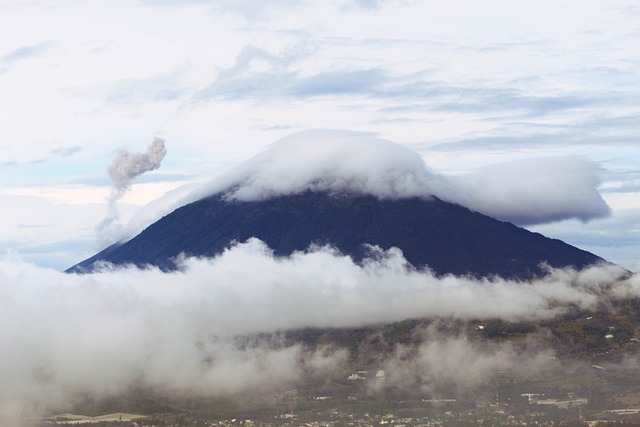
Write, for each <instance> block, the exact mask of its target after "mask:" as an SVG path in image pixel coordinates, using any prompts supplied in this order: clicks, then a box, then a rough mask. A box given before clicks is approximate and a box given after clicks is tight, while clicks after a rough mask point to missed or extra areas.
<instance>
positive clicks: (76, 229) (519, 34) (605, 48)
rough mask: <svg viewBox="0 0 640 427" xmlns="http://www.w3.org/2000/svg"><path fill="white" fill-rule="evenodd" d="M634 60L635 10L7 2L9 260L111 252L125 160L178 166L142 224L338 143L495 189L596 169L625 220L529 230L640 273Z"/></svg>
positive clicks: (129, 203)
mask: <svg viewBox="0 0 640 427" xmlns="http://www.w3.org/2000/svg"><path fill="white" fill-rule="evenodd" d="M638 46H640V6H638V5H637V2H636V1H635V0H611V1H607V2H602V1H558V0H554V1H546V0H538V1H535V2H533V1H521V2H513V1H506V0H505V1H497V0H490V1H485V2H476V1H471V0H467V1H446V2H445V1H428V0H425V1H412V0H398V1H384V0H369V1H367V0H336V1H323V2H312V1H302V0H272V1H257V0H256V1H251V0H217V1H216V0H210V1H206V0H182V1H177V0H176V1H172V0H156V1H154V0H138V1H135V0H113V1H109V2H103V1H72V0H60V1H56V2H46V1H38V0H32V1H24V0H19V1H18V0H16V1H14V0H0V123H1V125H0V129H1V130H2V137H1V138H0V203H1V205H2V210H1V212H2V213H1V214H0V215H1V221H0V251H3V252H10V253H12V254H15V253H17V254H18V255H19V256H20V257H21V258H22V259H24V260H26V261H29V262H34V263H36V264H38V265H43V266H51V267H54V268H58V269H63V268H66V267H69V266H71V265H73V264H75V263H76V262H78V261H80V260H82V259H84V258H86V257H87V256H90V255H92V254H93V253H95V252H96V251H97V250H98V249H100V247H99V245H100V243H99V239H98V237H97V232H96V227H97V226H98V224H100V222H101V221H102V220H104V218H105V216H106V215H107V214H108V209H109V199H110V194H111V181H110V177H109V174H108V172H107V168H108V167H109V165H110V164H111V162H112V161H113V159H114V158H115V157H116V155H117V153H118V150H121V149H126V150H129V151H131V152H143V151H144V150H145V149H146V148H147V147H148V146H149V144H150V143H151V142H152V141H153V140H154V138H155V137H158V138H162V139H163V140H165V143H166V150H167V154H166V157H165V158H164V159H163V162H162V166H161V167H160V168H159V169H156V170H153V171H150V172H148V173H145V174H144V175H141V176H139V177H138V178H136V179H135V180H134V181H133V185H132V186H131V187H130V189H129V191H128V192H127V193H126V194H124V195H123V196H122V198H120V199H119V206H118V210H119V215H120V217H119V220H120V221H121V222H122V223H126V222H127V221H128V219H129V218H131V217H132V216H133V215H135V214H136V212H138V211H139V210H140V209H141V208H142V207H143V206H145V205H147V203H149V202H151V201H152V200H154V199H156V198H158V197H161V196H163V195H164V194H165V193H166V192H167V191H170V190H173V189H176V188H178V187H181V186H183V185H185V184H190V183H194V182H202V181H207V180H209V179H211V178H213V177H215V176H216V175H218V174H221V173H223V172H225V171H228V170H229V169H230V168H232V167H234V166H235V165H237V164H238V163H239V162H241V161H243V160H245V159H247V158H250V157H251V156H253V155H255V154H256V153H258V152H260V151H262V150H264V149H265V148H266V147H267V146H269V144H272V143H273V142H274V141H276V140H279V139H280V138H283V137H285V136H287V135H289V134H292V133H294V132H298V131H304V130H309V129H327V128H330V129H344V130H350V131H359V132H368V133H371V134H372V136H375V137H378V138H382V139H385V140H389V141H393V142H396V143H399V144H402V145H404V146H406V147H408V148H410V149H412V150H414V151H416V152H417V153H418V154H419V155H420V156H421V157H422V158H423V159H424V162H425V163H426V165H427V167H428V168H429V170H430V171H432V172H433V173H436V174H445V175H447V176H449V177H454V176H456V175H460V176H463V175H466V176H476V177H480V178H479V179H480V181H482V180H485V181H483V182H486V180H491V179H495V177H496V176H498V177H499V179H500V181H501V182H511V180H510V179H509V178H508V177H507V176H508V174H512V176H513V181H512V182H513V183H515V184H518V185H520V183H522V184H523V185H524V184H526V182H523V180H522V179H521V176H520V175H521V172H522V170H521V169H520V168H518V167H505V166H504V165H503V166H495V165H497V164H501V163H504V162H512V161H526V163H519V164H521V165H528V166H527V167H526V168H524V169H525V170H526V171H525V172H526V174H528V175H526V176H531V174H535V171H534V172H532V171H531V170H530V169H531V165H540V164H541V162H540V161H539V160H535V159H538V158H550V157H560V156H567V155H569V156H572V157H571V159H574V160H572V161H571V162H572V163H571V164H572V165H575V163H574V162H575V158H576V157H575V156H578V157H580V156H581V158H582V160H579V162H583V161H584V160H586V161H587V162H592V163H589V164H593V165H595V166H597V174H598V177H597V179H596V178H593V179H595V181H593V180H592V182H595V183H596V184H597V186H598V190H599V192H600V195H601V196H602V198H603V199H604V201H606V204H607V205H608V206H609V208H610V210H611V215H610V216H608V217H604V218H596V219H591V220H590V221H588V222H586V223H584V222H582V221H581V220H580V219H566V220H561V221H556V222H552V223H546V224H544V225H527V227H528V228H529V229H533V230H536V231H540V232H542V233H543V234H546V235H548V236H550V237H555V238H560V239H563V240H565V241H567V242H569V243H571V244H574V245H577V246H579V247H581V248H584V249H587V250H590V251H592V252H594V253H596V254H598V255H600V256H603V257H605V258H607V259H609V260H611V261H614V262H617V263H619V264H621V265H623V266H625V267H627V268H629V269H632V270H638V269H640V224H639V222H640V221H639V218H640V101H639V99H640V49H639V48H638ZM558 162H560V163H558ZM543 163H544V161H543ZM583 163H584V162H583ZM583 163H581V164H583ZM517 164H518V163H516V165H517ZM549 164H551V165H555V166H553V167H554V168H555V169H554V170H556V169H557V167H558V164H562V160H557V159H556V160H550V161H549ZM512 165H513V163H512ZM496 170H497V171H500V173H499V174H498V175H496V174H495V171H496ZM581 170H584V168H583V169H581ZM593 170H594V168H590V169H589V174H588V175H589V177H590V178H589V179H591V178H592V177H591V174H592V172H593ZM546 171H548V169H547V168H541V173H542V174H545V173H547V172H546ZM505 174H507V175H505ZM550 176H551V177H554V178H555V177H558V178H557V180H558V185H559V186H560V185H562V184H563V183H564V182H565V180H564V179H563V178H562V177H561V176H562V175H561V174H553V175H550ZM560 181H562V182H560ZM549 188H550V193H553V191H551V190H555V188H556V186H555V185H554V184H553V183H552V184H549ZM563 194H564V193H563Z"/></svg>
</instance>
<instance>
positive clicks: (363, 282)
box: [0, 240, 640, 424]
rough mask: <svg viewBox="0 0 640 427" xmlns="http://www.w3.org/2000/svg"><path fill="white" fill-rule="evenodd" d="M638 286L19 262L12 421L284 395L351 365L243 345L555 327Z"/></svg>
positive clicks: (9, 399) (233, 258) (387, 269)
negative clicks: (123, 404)
mask: <svg viewBox="0 0 640 427" xmlns="http://www.w3.org/2000/svg"><path fill="white" fill-rule="evenodd" d="M247 266H250V268H247ZM625 274H626V273H625V272H624V271H623V270H621V269H619V268H617V267H614V266H601V267H593V268H590V269H587V270H584V271H581V272H576V271H570V270H555V271H551V272H550V274H549V275H548V276H547V277H545V278H544V279H540V280H536V281H533V282H528V283H514V282H508V281H504V280H494V281H490V280H474V279H470V278H464V277H452V276H449V277H444V278H436V277H435V276H434V275H433V274H431V273H430V272H429V271H416V270H414V269H412V268H409V267H408V266H407V263H406V261H405V260H404V258H403V257H402V256H401V253H400V252H399V251H397V250H390V251H388V252H380V253H378V256H376V259H375V260H373V259H372V260H369V261H367V262H365V263H364V264H363V265H357V264H355V263H354V262H353V261H352V260H351V259H350V258H348V257H345V256H342V255H340V254H338V253H336V251H335V250H333V249H331V248H327V247H322V248H314V249H312V250H310V251H308V252H305V253H297V254H294V255H292V256H291V257H287V258H276V257H274V256H273V255H272V253H271V251H270V250H269V248H267V247H266V246H265V245H264V244H263V243H262V242H260V241H258V240H250V241H248V242H246V243H242V244H238V245H236V246H233V247H231V248H229V249H228V250H227V251H225V252H224V253H223V254H221V255H220V256H218V257H216V258H213V259H192V258H190V259H184V260H182V269H181V270H180V271H176V272H172V273H163V272H161V271H159V270H157V269H155V268H150V269H138V268H134V267H118V268H115V267H112V266H104V268H102V270H100V271H98V272H96V273H93V274H86V275H75V274H64V273H60V272H57V271H54V270H49V269H43V268H39V267H36V266H33V265H29V264H25V263H22V262H20V261H19V260H13V259H5V260H3V261H1V262H0V349H2V350H0V351H1V352H2V357H0V402H1V403H0V417H2V418H3V420H4V421H5V422H7V421H6V420H8V419H12V417H17V416H19V415H20V414H22V413H24V412H25V411H26V412H30V411H46V410H48V409H49V408H52V407H56V406H57V405H60V404H62V403H66V402H69V401H70V400H71V399H73V397H74V396H77V395H79V394H89V395H95V396H97V397H100V396H108V395H111V394H113V393H118V392H120V391H122V390H123V389H125V388H126V387H127V386H128V385H130V384H131V383H132V382H134V381H140V382H142V383H144V384H148V385H151V386H153V387H155V388H158V389H166V390H174V391H189V392H193V393H198V394H202V395H207V396H209V395H213V396H215V395H220V394H226V393H234V392H239V391H243V390H261V389H264V390H273V389H274V388H277V387H282V386H286V385H290V384H293V383H295V381H297V380H299V379H300V378H301V376H302V375H303V373H305V375H307V374H308V373H309V372H315V373H318V374H320V373H322V372H328V371H330V370H333V369H336V367H339V366H343V365H344V360H345V353H344V351H342V350H340V349H331V348H325V349H319V350H313V351H310V350H309V349H305V348H303V347H302V346H300V345H290V344H286V345H285V344H283V343H282V342H278V341H277V339H276V340H275V341H274V340H273V339H272V340H267V341H259V340H258V341H255V342H253V343H252V344H251V345H242V343H239V342H238V340H237V337H238V336H255V334H273V333H277V332H278V331H284V330H288V329H292V328H302V327H347V326H359V325H367V324H379V323H383V322H391V321H399V320H403V319H407V318H417V317H441V318H450V319H482V318H501V319H505V320H523V319H544V318H549V317H552V316H555V315H557V314H559V313H562V312H563V311H564V307H566V306H567V305H575V306H579V307H583V308H594V307H597V306H598V304H601V303H603V302H606V301H607V300H609V299H612V298H621V297H628V296H638V295H640V280H639V277H638V276H637V275H635V276H631V277H626V278H625V276H624V275H625ZM437 342H440V343H439V344H438V343H437ZM467 344H468V343H466V344H465V342H464V340H462V341H460V342H459V343H457V344H456V342H454V341H447V340H445V341H442V340H441V339H437V338H435V341H434V342H432V343H431V344H430V343H429V342H427V343H426V344H425V345H426V347H424V350H423V351H424V355H423V356H421V359H417V360H418V361H419V360H422V359H425V360H428V361H429V363H436V365H433V366H437V362H438V360H435V362H434V361H433V357H435V355H437V354H440V353H441V352H445V353H446V352H447V351H449V350H454V349H455V348H457V347H456V346H460V345H467ZM430 346H431V347H430ZM432 346H436V347H432ZM432 356H433V357H432ZM513 356H514V357H515V356H517V352H516V353H513ZM438 357H441V356H438ZM509 357H511V356H509ZM532 357H533V359H536V357H537V356H535V355H534V356H532ZM400 359H402V358H400ZM400 359H399V360H400ZM489 359H490V357H489V353H488V352H487V361H486V363H487V364H488V366H489V367H493V366H494V365H495V364H496V363H497V364H501V363H502V360H503V359H496V360H495V361H493V362H490V361H489ZM451 360H453V359H451ZM504 360H506V361H508V360H511V359H509V358H507V359H504ZM441 361H442V362H444V360H441ZM391 362H392V361H390V363H391ZM412 363H413V362H412ZM415 363H418V362H415ZM505 363H506V362H505ZM399 369H401V368H398V369H397V372H398V373H397V374H394V375H396V376H397V378H402V375H401V371H400V370H399ZM430 369H431V368H430ZM433 369H436V368H435V367H434V368H433ZM491 369H493V368H491ZM489 370H490V369H489ZM391 371H392V370H390V372H391ZM430 372H431V371H428V372H427V371H425V372H424V375H423V376H422V377H420V378H423V380H420V381H422V382H423V383H424V384H423V386H424V387H425V389H427V388H428V385H429V384H430V383H433V382H434V381H435V380H436V379H433V378H432V377H433V375H435V372H436V371H434V372H433V373H430ZM438 372H440V373H439V374H438V375H444V376H445V377H447V378H449V377H450V378H449V379H448V380H447V381H453V382H455V381H456V377H455V376H450V375H449V374H447V372H448V371H446V370H441V371H438ZM445 379H446V378H445ZM445 379H437V381H444V380H445ZM0 424H1V423H0Z"/></svg>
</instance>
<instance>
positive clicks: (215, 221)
mask: <svg viewBox="0 0 640 427" xmlns="http://www.w3.org/2000/svg"><path fill="white" fill-rule="evenodd" d="M252 237H256V238H258V239H260V240H262V241H264V242H265V243H266V244H267V245H269V247H270V248H272V249H273V251H274V253H275V254H276V255H280V256H285V255H290V254H291V253H293V252H295V251H303V250H306V249H308V248H309V246H310V245H314V244H319V245H325V244H327V245H331V246H333V247H335V248H337V249H338V250H340V251H341V252H342V253H345V254H348V255H350V256H352V257H353V258H354V259H355V260H357V261H361V260H362V259H364V258H366V257H367V256H369V255H371V250H370V245H375V246H378V247H380V248H382V249H385V250H386V249H389V248H392V247H396V248H399V249H400V250H402V252H403V254H404V257H405V258H406V260H407V261H408V262H409V263H411V264H412V265H413V266H415V267H416V268H424V267H428V268H430V269H432V270H433V271H434V272H435V273H436V274H438V275H444V274H455V275H472V276H476V277H483V276H493V275H496V276H501V277H504V278H516V279H526V278H530V277H533V276H540V275H543V274H544V265H548V266H551V267H567V266H573V267H576V268H583V267H586V266H588V265H591V264H595V263H597V262H600V261H602V259H601V258H599V257H597V256H595V255H593V254H591V253H589V252H586V251H583V250H580V249H578V248H575V247H573V246H570V245H568V244H566V243H564V242H562V241H560V240H554V239H549V238H547V237H544V236H542V235H541V234H538V233H532V232H529V231H527V230H525V229H523V228H520V227H517V226H515V225H513V224H510V223H508V222H502V221H498V220H496V219H493V218H491V217H488V216H486V215H483V214H480V213H477V212H474V211H471V210H469V209H467V208H465V207H462V206H460V205H456V204H453V203H448V202H445V201H442V200H440V199H438V198H436V197H431V198H418V197H413V198H404V199H394V200H381V199H379V198H376V197H374V196H372V195H365V194H348V193H330V192H325V191H305V192H303V193H300V194H294V195H287V196H278V197H273V198H270V199H266V200H251V201H244V200H230V199H229V198H228V197H225V195H224V194H216V195H213V196H209V197H206V198H203V199H201V200H198V201H195V202H193V203H190V204H187V205H186V206H183V207H181V208H179V209H176V210H175V211H174V212H172V213H171V214H169V215H167V216H165V217H163V218H162V219H160V220H159V221H157V222H155V223H154V224H152V225H151V226H149V227H148V228H146V229H145V230H144V231H143V232H142V233H140V234H139V235H137V236H136V237H134V238H133V239H131V240H129V241H127V242H126V243H122V244H116V245H113V246H111V247H109V248H107V249H105V250H104V251H102V252H100V253H98V254H96V255H95V256H93V257H91V258H89V259H87V260H85V261H83V262H81V263H79V264H77V265H76V266H74V267H72V268H71V269H69V271H72V272H81V271H87V270H91V268H92V266H93V265H94V263H95V262H97V261H108V262H111V263H114V264H136V265H138V266H145V265H155V266H158V267H161V268H163V269H168V270H171V269H175V268H177V264H176V258H177V257H178V256H179V255H181V254H184V255H187V256H215V255H216V254H219V253H221V252H222V251H223V250H224V249H225V248H226V247H228V246H229V245H230V244H232V243H233V242H243V241H246V240H247V239H249V238H252ZM248 267H249V268H250V266H248Z"/></svg>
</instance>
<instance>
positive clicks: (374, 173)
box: [189, 130, 610, 225]
mask: <svg viewBox="0 0 640 427" xmlns="http://www.w3.org/2000/svg"><path fill="white" fill-rule="evenodd" d="M598 173H599V168H598V166H597V165H596V164H594V163H593V162H590V161H588V160H586V159H584V158H581V157H570V156H565V157H559V158H542V159H528V160H525V161H515V162H510V163H504V164H498V165H493V166H488V167H485V168H483V169H480V170H477V171H474V172H471V173H468V174H465V175H457V176H445V175H443V174H440V173H437V172H435V171H433V170H431V169H429V168H428V167H427V165H425V162H424V160H423V159H422V157H420V155H419V154H418V153H416V152H415V151H413V150H411V149H409V148H407V147H405V146H402V145H400V144H396V143H394V142H391V141H387V140H384V139H380V138H376V137H374V136H372V135H370V134H365V133H360V132H348V131H331V130H315V131H305V132H299V133H295V134H293V135H290V136H288V137H285V138H282V139H280V140H279V141H277V142H275V143H274V144H272V145H271V146H270V147H269V148H268V149H267V150H265V151H263V152H262V153H259V154H257V155H256V156H254V157H253V158H251V159H249V160H248V161H246V162H244V163H242V164H240V165H238V166H237V167H236V168H234V169H232V170H230V171H229V172H227V173H225V174H223V175H221V176H219V177H218V178H216V179H215V180H213V181H212V182H211V183H209V184H208V185H206V186H204V187H203V188H201V189H200V190H198V191H196V192H194V193H193V194H192V195H191V196H190V197H189V200H196V199H198V198H201V197H204V196H206V195H210V194H214V193H219V192H227V194H228V197H229V198H230V199H237V200H261V199H267V198H270V197H273V196H277V195H288V194H297V193H301V192H303V191H306V190H322V191H352V192H358V193H365V194H372V195H375V196H377V197H380V198H406V197H429V196H432V195H434V196H437V197H440V198H442V199H444V200H447V201H450V202H455V203H459V204H461V205H463V206H467V207H469V208H471V209H474V210H477V211H479V212H482V213H484V214H487V215H490V216H493V217H495V218H498V219H501V220H505V221H510V222H513V223H516V224H519V225H525V224H539V223H545V222H553V221H559V220H563V219H569V218H576V219H579V220H582V221H588V220H590V219H594V218H601V217H604V216H607V215H609V213H610V212H609V207H608V206H607V204H606V202H605V201H604V199H603V198H602V196H601V195H600V193H599V192H598V189H597V188H598V185H599V184H600V179H599V176H598Z"/></svg>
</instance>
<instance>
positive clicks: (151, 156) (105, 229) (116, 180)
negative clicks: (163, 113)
mask: <svg viewBox="0 0 640 427" xmlns="http://www.w3.org/2000/svg"><path fill="white" fill-rule="evenodd" d="M166 154H167V149H166V148H165V146H164V139H162V138H158V137H155V138H153V142H152V143H151V144H150V145H149V147H147V151H145V152H144V153H130V152H129V151H127V150H125V149H121V150H119V151H118V153H117V154H116V157H115V159H113V162H112V163H111V165H110V166H109V168H108V169H107V171H108V172H109V177H110V178H111V182H112V183H113V187H112V188H111V195H110V196H109V206H108V212H107V216H106V218H105V219H104V220H102V222H101V223H100V224H99V225H98V227H97V230H98V233H99V234H100V235H101V236H100V237H101V240H104V241H105V242H103V243H112V242H111V241H110V240H113V237H112V236H113V231H114V230H113V228H114V224H115V223H116V222H117V220H118V218H119V213H118V207H117V203H118V200H120V199H121V198H122V196H123V195H124V194H125V193H126V192H127V191H128V190H129V189H130V188H131V181H132V180H133V179H134V178H135V177H137V176H139V175H142V174H143V173H145V172H148V171H152V170H155V169H158V168H159V167H160V165H161V163H162V159H164V156H165V155H166Z"/></svg>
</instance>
